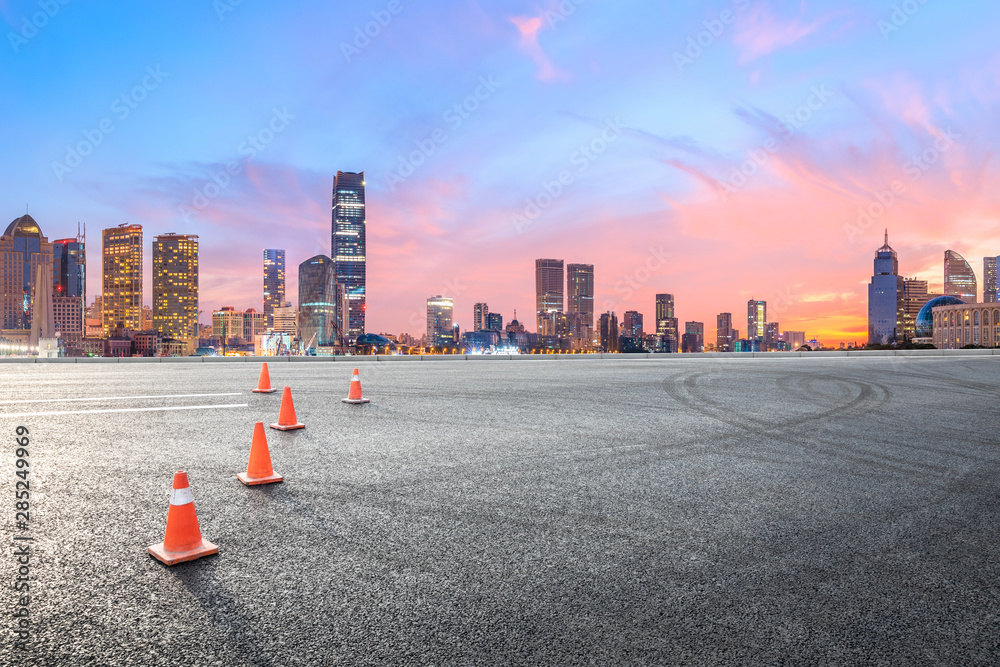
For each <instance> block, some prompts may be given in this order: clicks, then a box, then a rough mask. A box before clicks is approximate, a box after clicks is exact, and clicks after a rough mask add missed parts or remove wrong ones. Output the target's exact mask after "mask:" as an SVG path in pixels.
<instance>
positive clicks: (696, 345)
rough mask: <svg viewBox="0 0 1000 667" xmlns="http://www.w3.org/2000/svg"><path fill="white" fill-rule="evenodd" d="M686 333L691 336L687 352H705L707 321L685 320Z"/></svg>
mask: <svg viewBox="0 0 1000 667" xmlns="http://www.w3.org/2000/svg"><path fill="white" fill-rule="evenodd" d="M684 335H685V336H691V338H689V341H690V342H689V344H688V348H689V349H687V350H685V352H704V351H705V323H704V322H685V323H684Z"/></svg>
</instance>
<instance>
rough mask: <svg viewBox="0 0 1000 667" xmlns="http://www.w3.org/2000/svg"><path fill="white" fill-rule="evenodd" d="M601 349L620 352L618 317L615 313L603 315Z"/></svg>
mask: <svg viewBox="0 0 1000 667" xmlns="http://www.w3.org/2000/svg"><path fill="white" fill-rule="evenodd" d="M600 330H601V331H600V335H601V349H602V350H604V351H605V352H617V351H618V316H617V315H615V313H614V312H613V311H611V312H607V313H602V314H601V320H600Z"/></svg>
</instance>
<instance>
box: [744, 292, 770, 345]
mask: <svg viewBox="0 0 1000 667" xmlns="http://www.w3.org/2000/svg"><path fill="white" fill-rule="evenodd" d="M766 329H767V301H757V300H755V299H750V300H749V301H747V340H749V341H754V340H760V341H761V342H763V340H764V334H765V333H766V332H767V331H766Z"/></svg>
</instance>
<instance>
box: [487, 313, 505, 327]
mask: <svg viewBox="0 0 1000 667" xmlns="http://www.w3.org/2000/svg"><path fill="white" fill-rule="evenodd" d="M486 330H487V331H503V315H501V314H500V313H487V314H486Z"/></svg>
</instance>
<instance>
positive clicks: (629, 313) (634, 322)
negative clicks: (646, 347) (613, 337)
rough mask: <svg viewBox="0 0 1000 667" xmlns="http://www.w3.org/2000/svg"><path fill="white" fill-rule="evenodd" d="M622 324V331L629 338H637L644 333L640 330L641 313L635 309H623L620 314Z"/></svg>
mask: <svg viewBox="0 0 1000 667" xmlns="http://www.w3.org/2000/svg"><path fill="white" fill-rule="evenodd" d="M622 326H623V328H624V331H623V332H622V333H623V334H624V335H626V336H628V337H629V338H635V339H639V338H642V337H643V336H644V335H645V333H644V332H643V330H642V313H640V312H639V311H637V310H626V311H625V314H624V315H622Z"/></svg>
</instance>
